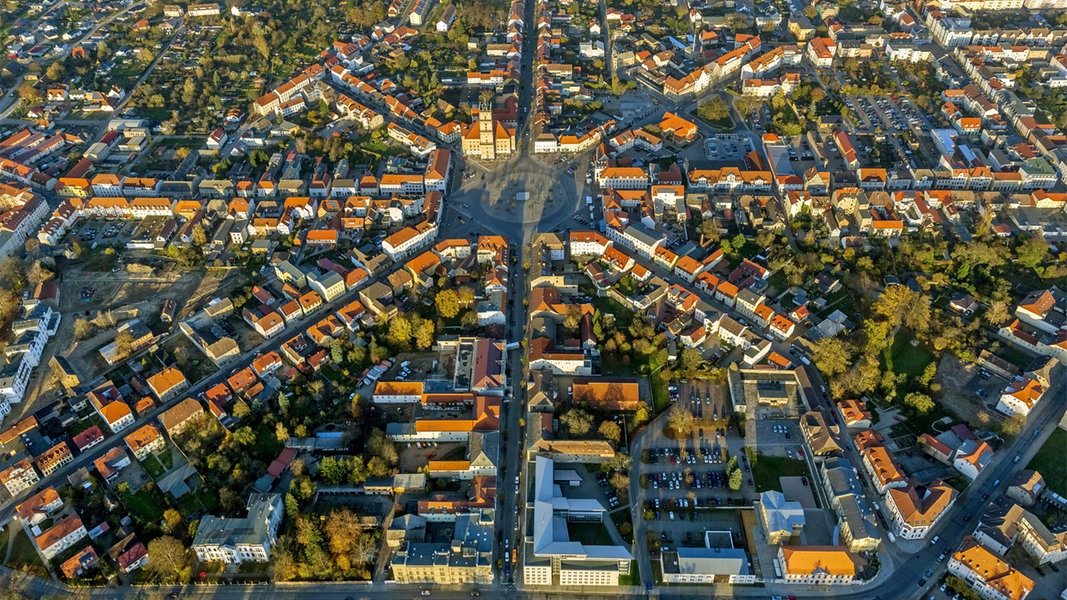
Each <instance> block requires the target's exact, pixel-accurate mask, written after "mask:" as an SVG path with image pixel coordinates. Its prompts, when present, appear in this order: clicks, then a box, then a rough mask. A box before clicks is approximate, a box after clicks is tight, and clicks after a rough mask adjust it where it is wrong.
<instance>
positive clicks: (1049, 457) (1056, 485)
mask: <svg viewBox="0 0 1067 600" xmlns="http://www.w3.org/2000/svg"><path fill="white" fill-rule="evenodd" d="M1065 452H1067V431H1064V430H1062V429H1060V428H1058V427H1057V428H1056V429H1055V430H1054V431H1053V432H1052V435H1051V436H1049V438H1048V441H1046V442H1045V445H1044V446H1042V447H1041V450H1040V451H1038V453H1037V455H1035V456H1034V459H1033V460H1031V461H1030V464H1028V465H1026V468H1028V469H1033V470H1035V471H1037V472H1038V473H1041V476H1042V477H1043V478H1044V479H1045V484H1046V485H1048V488H1049V489H1050V490H1052V491H1053V492H1056V493H1057V494H1059V495H1060V496H1067V461H1065V460H1064V459H1063V456H1064V453H1065Z"/></svg>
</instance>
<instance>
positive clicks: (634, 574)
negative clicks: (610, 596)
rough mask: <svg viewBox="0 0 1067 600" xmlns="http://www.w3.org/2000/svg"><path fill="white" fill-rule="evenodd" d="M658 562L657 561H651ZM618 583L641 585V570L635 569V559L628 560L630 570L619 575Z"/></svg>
mask: <svg viewBox="0 0 1067 600" xmlns="http://www.w3.org/2000/svg"><path fill="white" fill-rule="evenodd" d="M653 562H655V563H658V562H659V561H653ZM619 585H641V572H640V571H639V570H638V569H637V561H636V560H632V561H630V572H629V573H628V574H626V575H620V576H619Z"/></svg>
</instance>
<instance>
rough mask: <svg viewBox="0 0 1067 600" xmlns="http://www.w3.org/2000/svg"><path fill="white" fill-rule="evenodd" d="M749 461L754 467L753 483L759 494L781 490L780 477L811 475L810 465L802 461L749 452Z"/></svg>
mask: <svg viewBox="0 0 1067 600" xmlns="http://www.w3.org/2000/svg"><path fill="white" fill-rule="evenodd" d="M748 461H749V463H750V464H751V465H752V482H753V483H755V484H756V491H757V492H766V491H767V490H781V489H782V484H781V483H779V481H778V478H779V477H799V476H805V475H809V473H808V465H807V464H806V463H805V462H804V461H802V460H794V459H792V458H785V457H783V456H764V455H762V454H755V453H753V452H749V453H748ZM746 479H747V477H746Z"/></svg>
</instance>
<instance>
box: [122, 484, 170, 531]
mask: <svg viewBox="0 0 1067 600" xmlns="http://www.w3.org/2000/svg"><path fill="white" fill-rule="evenodd" d="M119 499H120V500H122V504H123V505H124V506H125V507H126V510H128V511H130V516H131V517H133V518H134V519H136V520H137V521H139V522H140V523H142V524H144V523H157V522H158V521H159V520H160V519H162V518H163V508H164V505H165V504H166V503H165V502H164V500H163V497H162V495H161V493H160V492H159V490H156V489H153V490H152V491H149V490H147V489H142V490H140V491H138V492H137V493H136V494H125V495H120V498H119Z"/></svg>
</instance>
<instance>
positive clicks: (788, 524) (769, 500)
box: [759, 490, 804, 532]
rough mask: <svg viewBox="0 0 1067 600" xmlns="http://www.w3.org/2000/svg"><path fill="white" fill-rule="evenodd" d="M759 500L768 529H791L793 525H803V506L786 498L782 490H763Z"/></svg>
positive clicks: (771, 530)
mask: <svg viewBox="0 0 1067 600" xmlns="http://www.w3.org/2000/svg"><path fill="white" fill-rule="evenodd" d="M759 501H760V507H761V508H762V510H763V514H764V515H765V516H766V519H767V530H768V531H770V532H774V531H793V529H794V528H795V527H803V526H804V507H803V506H801V505H800V503H799V502H795V501H788V500H786V499H785V494H783V493H782V492H778V491H775V490H771V491H768V492H763V493H762V494H760V495H759Z"/></svg>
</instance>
